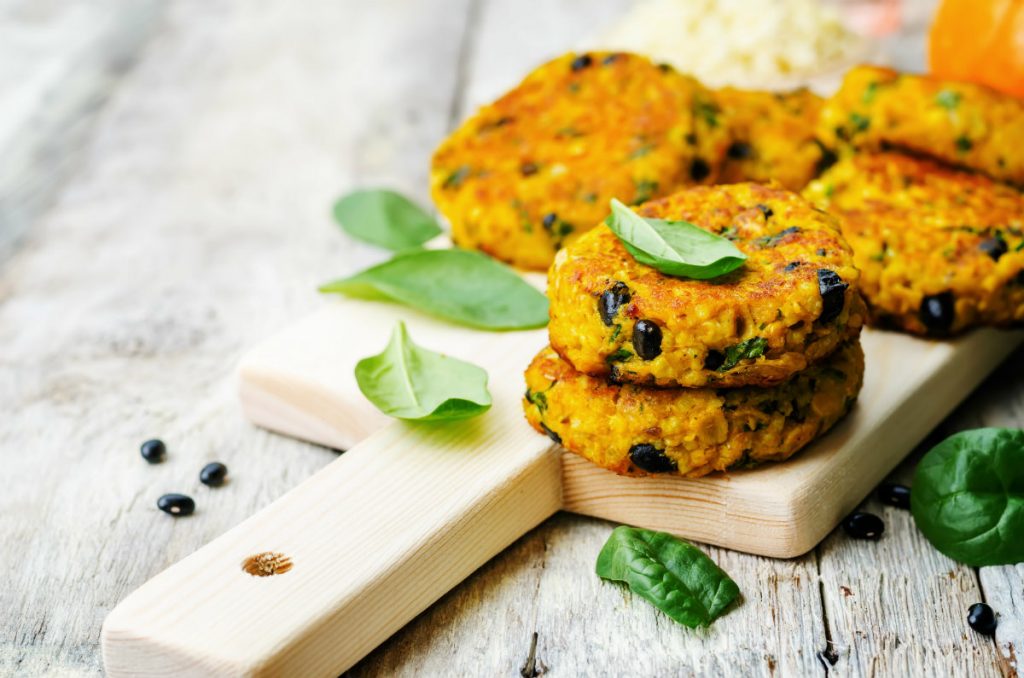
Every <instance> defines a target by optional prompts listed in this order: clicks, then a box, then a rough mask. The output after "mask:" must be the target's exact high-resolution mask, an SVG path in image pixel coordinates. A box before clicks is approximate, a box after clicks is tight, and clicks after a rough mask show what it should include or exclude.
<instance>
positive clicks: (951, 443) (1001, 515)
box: [910, 428, 1024, 567]
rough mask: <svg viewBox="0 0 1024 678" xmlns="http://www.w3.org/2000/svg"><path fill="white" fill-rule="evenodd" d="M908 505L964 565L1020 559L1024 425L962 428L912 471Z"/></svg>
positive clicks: (1023, 553)
mask: <svg viewBox="0 0 1024 678" xmlns="http://www.w3.org/2000/svg"><path fill="white" fill-rule="evenodd" d="M910 508H911V510H912V511H913V513H914V521H915V522H916V523H917V527H918V529H920V530H921V532H922V533H924V536H925V537H927V538H928V541H930V542H931V543H932V545H934V546H935V548H937V549H938V550H939V551H941V552H942V553H944V554H946V555H947V556H949V557H950V558H952V559H954V560H958V561H960V562H961V563H965V564H967V565H973V566H975V567H980V566H983V565H1009V564H1013V563H1020V562H1024V431H1019V430H1016V429H1006V428H980V429H975V430H972V431H961V432H960V433H957V434H955V435H952V436H950V437H949V438H946V439H945V440H944V441H942V442H941V443H939V444H938V445H936V446H935V447H934V448H932V449H931V451H929V452H928V454H926V455H925V456H924V458H923V459H921V462H920V463H919V464H918V465H917V471H916V472H915V474H914V488H913V492H912V493H911V495H910Z"/></svg>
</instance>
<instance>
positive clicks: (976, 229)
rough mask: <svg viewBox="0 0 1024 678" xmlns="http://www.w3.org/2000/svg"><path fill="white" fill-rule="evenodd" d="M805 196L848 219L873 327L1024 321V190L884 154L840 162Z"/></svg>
mask: <svg viewBox="0 0 1024 678" xmlns="http://www.w3.org/2000/svg"><path fill="white" fill-rule="evenodd" d="M804 195H805V196H806V197H807V198H808V199H810V200H812V201H813V202H815V203H816V204H817V205H818V206H819V207H821V208H822V209H827V210H828V211H829V213H830V214H833V215H835V216H836V217H838V218H839V221H840V225H841V226H842V229H843V235H845V236H846V239H847V240H848V241H849V243H850V246H851V247H853V252H854V263H855V264H856V265H857V267H858V268H859V269H860V271H861V282H860V285H861V289H862V290H863V292H864V296H865V299H866V300H867V303H868V308H869V310H870V316H871V321H872V322H873V323H876V324H880V325H885V326H893V327H897V328H899V329H902V330H904V331H906V332H913V333H915V334H933V335H944V334H953V333H956V332H960V331H962V330H966V329H968V328H970V327H974V326H978V325H995V326H1013V325H1020V324H1021V323H1024V193H1021V192H1020V191H1018V190H1016V189H1014V188H1012V187H1010V186H1007V185H1004V184H1000V183H997V182H995V181H992V180H991V179H988V178H986V177H984V176H981V175H979V174H974V173H970V172H964V171H960V170H955V169H951V168H948V167H945V166H943V165H940V164H938V163H936V162H932V161H929V160H924V159H920V158H913V157H909V156H904V155H899V154H896V153H879V154H860V155H855V156H853V157H851V158H849V159H846V160H843V161H841V162H839V163H838V164H836V165H835V166H834V167H832V168H831V169H830V170H829V171H827V172H826V173H825V174H823V175H822V176H821V178H819V179H818V180H817V181H814V182H812V183H811V184H810V185H809V186H808V187H807V189H806V190H805V191H804Z"/></svg>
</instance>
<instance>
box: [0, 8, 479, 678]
mask: <svg viewBox="0 0 1024 678" xmlns="http://www.w3.org/2000/svg"><path fill="white" fill-rule="evenodd" d="M166 11H167V16H166V18H165V23H164V24H163V25H162V26H161V27H160V29H159V32H158V35H157V36H156V37H155V38H154V40H153V41H152V42H151V43H150V44H149V45H148V46H147V48H146V50H145V52H144V54H143V55H142V57H141V59H140V61H139V63H138V64H137V66H136V67H135V68H134V69H133V70H132V71H131V72H130V73H129V74H128V75H127V76H126V78H125V80H124V81H123V83H122V84H121V86H120V87H119V88H118V90H117V91H116V92H115V93H114V95H113V97H112V99H111V101H110V104H109V106H108V108H107V109H106V110H105V111H104V112H103V113H102V115H101V116H100V120H99V122H98V123H97V128H96V129H97V132H96V135H95V138H94V139H93V141H92V144H91V147H90V148H89V149H88V151H87V154H86V158H85V161H84V163H83V166H82V167H81V169H80V171H79V172H78V173H77V174H76V176H75V177H74V178H73V180H71V181H70V183H69V184H68V185H67V186H66V188H65V189H64V190H63V191H62V192H61V195H60V199H59V202H58V203H57V204H56V205H55V206H54V207H53V208H52V209H51V210H49V211H48V212H47V214H46V215H45V217H44V218H43V219H42V220H41V221H40V223H38V224H37V225H36V226H35V227H34V228H33V229H32V232H31V235H30V236H29V238H28V239H27V241H26V244H25V245H24V247H23V248H22V249H21V250H20V251H19V252H18V253H17V254H15V255H14V256H13V257H12V258H11V259H10V261H9V262H6V263H5V265H4V266H3V268H2V269H0V346H3V351H2V352H0V409H2V410H3V411H4V412H5V415H4V417H2V418H0V449H3V450H4V451H5V454H4V473H3V477H4V479H5V480H6V481H8V482H7V483H6V485H7V487H6V490H5V492H4V493H3V494H2V495H0V544H2V549H0V550H2V552H3V553H4V554H5V555H6V556H7V558H8V560H7V562H8V567H7V568H6V570H7V573H8V574H7V575H5V582H4V585H3V586H0V609H3V610H4V611H5V614H4V615H3V616H2V618H0V674H7V673H12V672H14V673H20V674H22V675H41V674H44V673H46V672H61V673H65V674H69V675H71V674H90V673H99V672H100V670H101V667H100V658H99V653H98V645H97V640H98V636H99V629H100V623H101V621H102V619H103V616H104V615H105V614H106V612H107V611H109V610H110V609H111V608H112V607H113V606H114V604H115V603H116V602H117V601H118V600H120V599H121V598H122V597H124V595H125V594H126V593H127V592H128V591H129V590H132V589H134V588H136V587H137V586H138V585H139V584H141V583H142V582H143V581H145V580H147V579H148V578H150V577H151V576H152V575H154V574H156V573H157V572H158V571H160V570H162V569H163V568H165V567H166V566H168V565H170V564H171V563H173V562H175V561H177V560H179V559H180V558H182V557H183V556H185V555H187V554H188V553H190V552H191V551H193V550H194V549H195V548H197V547H198V546H200V545H201V544H203V543H205V542H207V541H209V540H211V539H212V538H213V537H215V536H217V535H218V534H221V533H223V532H224V531H225V530H226V529H227V528H229V527H231V526H232V525H235V524H237V523H239V522H240V521H241V520H243V519H244V518H246V517H248V516H249V515H251V514H252V513H254V512H255V510H257V509H258V508H260V507H262V506H265V505H266V504H267V503H269V502H270V501H271V500H272V499H274V498H276V497H278V496H280V495H281V494H283V493H284V492H285V491H286V490H288V489H290V488H292V487H294V486H295V485H297V484H298V483H299V482H300V481H301V480H303V479H304V478H306V477H308V476H309V475H310V474H311V473H312V472H313V471H315V470H317V469H319V468H320V467H322V466H323V465H325V464H326V463H328V462H329V461H331V460H332V459H333V458H334V456H335V455H334V454H332V453H331V452H330V451H327V450H324V449H323V448H317V447H314V446H311V445H305V444H302V443H298V442H295V441H291V440H287V439H284V438H281V437H278V436H273V435H269V434H266V433H264V432H261V431H259V430H256V429H254V428H252V427H251V426H249V425H248V424H246V423H245V422H244V420H243V419H242V417H241V414H240V413H239V411H238V405H237V402H236V399H235V393H234V389H233V386H232V383H231V379H230V375H231V374H232V372H233V369H234V366H235V363H236V361H237V359H238V356H239V354H240V352H241V350H242V349H243V348H244V347H245V346H248V345H251V344H253V343H254V342H255V341H256V340H257V339H259V338H261V337H264V336H266V335H267V334H269V333H270V332H271V331H272V330H273V329H275V328H277V327H280V326H281V325H283V324H285V322H286V321H287V320H288V319H290V318H294V317H297V316H299V315H301V314H303V313H304V312H306V311H307V310H308V309H310V308H312V307H314V306H315V305H316V304H317V303H319V300H318V298H317V294H316V292H315V286H316V284H317V283H319V282H321V281H322V280H325V279H327V278H330V277H332V276H336V275H338V274H342V273H345V272H346V271H349V270H352V269H354V268H356V267H358V266H362V265H365V263H366V262H367V261H368V260H369V259H370V258H372V257H374V256H377V257H379V256H380V254H379V253H377V252H373V251H371V250H370V248H363V247H357V246H354V245H353V244H352V243H351V241H348V240H347V239H346V238H344V237H343V236H342V235H340V234H339V233H338V232H337V230H336V229H335V228H334V227H333V226H332V224H331V221H330V216H329V210H330V203H331V201H332V200H333V199H334V198H335V197H336V195H337V194H338V193H340V192H341V191H343V190H344V189H346V188H347V187H349V186H352V185H354V184H356V183H377V182H382V183H388V184H390V185H393V186H396V187H398V188H400V189H402V190H405V191H408V192H410V193H412V194H414V195H418V196H419V197H420V198H421V199H424V200H425V199H426V185H427V181H426V173H427V165H426V160H425V159H426V158H427V157H428V155H429V153H430V150H431V148H432V146H433V144H434V143H435V142H436V140H437V139H438V138H439V137H440V136H441V135H442V134H443V133H444V130H445V128H446V126H447V125H448V115H447V109H448V107H449V105H450V102H451V100H452V93H453V91H454V87H455V75H454V74H455V72H456V68H455V66H456V60H457V46H458V43H459V41H460V36H461V34H462V32H463V30H464V28H465V18H466V15H467V12H466V2H463V1H460V0H433V1H430V2H421V1H413V0H387V1H385V2H375V3H337V2H328V1H323V2H312V3H292V2H287V1H283V0H282V1H271V2H264V3H259V4H258V5H254V4H252V3H248V2H242V1H234V0H220V1H216V2H208V1H206V0H202V1H199V0H186V1H183V2H178V3H175V4H174V5H172V6H169V7H167V10H166ZM353 331H358V328H353ZM152 436H161V437H163V438H164V439H165V440H166V441H167V442H168V445H169V457H168V460H167V461H166V462H165V463H164V464H162V465H160V466H154V467H150V466H147V465H146V464H145V463H143V462H142V460H141V459H140V458H139V456H138V452H137V449H138V444H139V443H140V442H141V441H142V440H144V439H146V438H148V437H152ZM211 459H220V460H222V461H224V462H225V463H227V465H228V466H229V468H230V469H231V482H230V483H229V484H228V485H227V486H226V487H224V488H222V489H219V490H210V489H208V488H205V487H203V486H202V485H200V484H199V482H198V479H197V474H198V472H199V469H200V468H201V467H202V465H203V464H204V463H205V462H207V461H209V460H211ZM168 491H185V492H188V493H190V494H193V496H194V497H195V498H196V501H197V504H198V510H197V512H196V514H195V515H194V516H193V517H191V518H188V519H180V520H172V519H170V518H168V517H167V516H165V515H163V514H162V513H160V512H159V511H157V509H156V507H155V501H156V498H157V497H158V496H159V495H160V494H162V493H164V492H168ZM15 554H17V564H15V562H14V560H13V557H14V555H15Z"/></svg>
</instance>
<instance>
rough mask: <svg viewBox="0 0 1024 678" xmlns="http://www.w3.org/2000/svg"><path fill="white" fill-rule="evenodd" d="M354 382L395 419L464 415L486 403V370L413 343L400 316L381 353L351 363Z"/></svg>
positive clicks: (483, 407)
mask: <svg viewBox="0 0 1024 678" xmlns="http://www.w3.org/2000/svg"><path fill="white" fill-rule="evenodd" d="M356 382H357V383H358V384H359V390H360V391H362V392H363V395H365V396H366V397H367V398H368V399H369V400H370V402H372V403H373V404H374V405H375V406H376V407H377V409H379V410H380V411H381V412H383V413H384V414H387V415H390V416H392V417H397V418H399V419H417V420H421V421H444V420H453V419H468V418H470V417H475V416H477V415H479V414H483V413H484V412H486V411H487V410H489V409H490V407H491V394H490V393H489V392H488V391H487V372H485V371H484V370H482V369H481V368H479V367H477V366H476V365H473V364H471V363H467V362H463V361H461V360H458V359H456V358H450V357H448V356H444V355H441V354H440V353H434V352H433V351H429V350H427V349H425V348H422V347H420V346H417V345H416V344H414V343H413V341H412V339H410V338H409V332H408V331H407V330H406V329H405V323H403V322H399V323H398V324H397V325H396V326H395V330H394V332H392V334H391V341H389V342H388V346H387V348H385V349H384V352H383V353H381V354H379V355H375V356H371V357H369V358H363V359H362V360H360V361H359V362H358V363H357V364H356Z"/></svg>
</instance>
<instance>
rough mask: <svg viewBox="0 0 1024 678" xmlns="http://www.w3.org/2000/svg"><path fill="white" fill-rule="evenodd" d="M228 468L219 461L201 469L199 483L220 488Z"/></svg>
mask: <svg viewBox="0 0 1024 678" xmlns="http://www.w3.org/2000/svg"><path fill="white" fill-rule="evenodd" d="M227 475H228V467H227V466H225V465H224V464H222V463H220V462H219V461H213V462H210V463H209V464H207V465H206V466H204V467H203V470H202V471H200V472H199V482H201V483H202V484H203V485H209V486H210V487H220V486H221V485H223V484H224V479H225V478H227Z"/></svg>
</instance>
